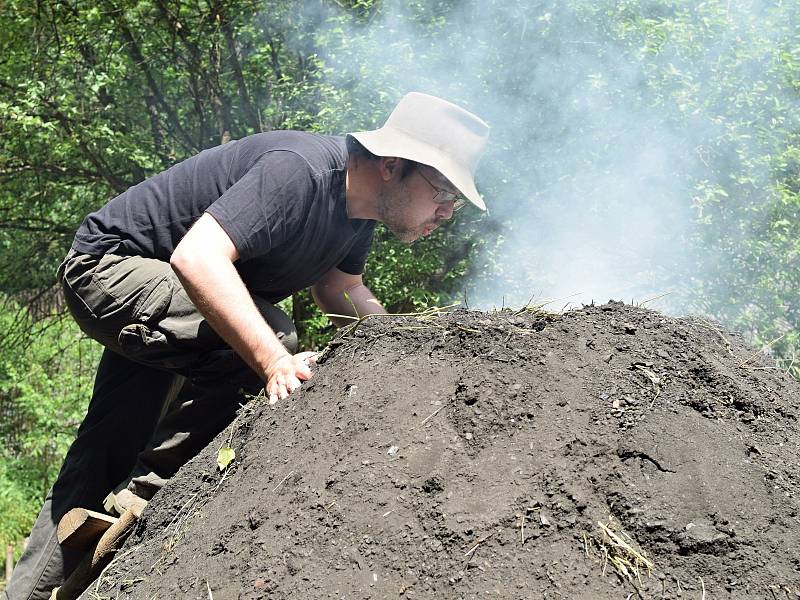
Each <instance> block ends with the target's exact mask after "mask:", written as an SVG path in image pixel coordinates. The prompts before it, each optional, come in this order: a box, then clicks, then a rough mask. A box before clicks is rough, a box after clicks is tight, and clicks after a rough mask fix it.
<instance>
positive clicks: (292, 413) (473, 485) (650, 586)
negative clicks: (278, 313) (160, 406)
mask: <svg viewBox="0 0 800 600" xmlns="http://www.w3.org/2000/svg"><path fill="white" fill-rule="evenodd" d="M799 400H800V384H798V383H797V382H795V381H793V380H790V379H789V378H788V377H786V376H785V375H784V374H782V373H780V372H778V371H776V370H774V369H771V368H770V367H769V365H767V364H765V363H764V362H763V361H762V360H761V358H760V357H759V356H758V354H757V353H755V352H754V350H753V349H752V348H749V347H747V346H746V345H744V344H743V342H742V341H741V339H740V338H739V337H738V336H736V335H733V334H730V333H728V332H725V331H723V330H721V329H720V328H719V327H718V326H716V325H715V324H712V323H710V322H706V321H702V320H698V319H672V318H668V317H665V316H663V315H661V314H659V313H656V312H652V311H649V310H645V309H639V308H631V307H629V306H625V305H622V304H617V303H612V304H608V305H605V306H599V307H586V308H584V309H581V310H575V311H571V312H568V313H566V314H563V315H561V316H548V315H544V314H541V313H535V312H523V313H514V312H508V311H503V312H496V313H492V314H485V313H478V312H466V311H457V312H454V313H450V314H448V315H440V316H435V315H431V316H430V317H429V318H414V319H411V318H406V319H400V318H392V319H377V318H376V319H372V320H368V321H366V322H364V323H363V324H362V325H360V326H359V327H358V328H357V329H356V330H355V332H351V334H350V335H349V336H347V337H345V338H342V339H338V340H336V341H335V342H334V344H333V345H332V348H331V349H329V350H328V351H327V352H326V355H325V357H324V360H323V361H322V364H321V365H320V366H319V368H318V370H317V372H316V375H315V377H314V379H313V380H312V381H310V382H309V383H308V384H307V385H305V386H304V388H303V389H302V390H301V391H299V392H298V393H296V394H295V395H294V396H293V397H292V399H291V401H287V402H283V403H282V404H280V405H279V406H278V408H277V409H270V408H269V407H267V406H266V405H265V403H264V402H263V401H258V400H257V401H254V402H251V403H250V404H249V405H248V406H247V407H245V409H243V411H242V413H241V414H240V416H239V418H238V419H237V421H236V423H235V424H234V426H233V427H232V428H231V429H230V430H229V431H226V432H224V433H223V434H221V435H220V436H219V438H218V439H217V440H216V441H215V442H214V443H213V444H212V445H211V446H209V447H208V448H207V449H206V450H205V451H204V452H203V453H201V455H199V456H198V457H196V458H195V459H194V460H193V461H191V462H190V463H189V464H188V465H186V466H185V467H184V468H183V469H182V470H181V472H180V473H179V474H178V475H177V476H176V477H175V478H174V479H173V480H172V481H171V482H170V484H169V485H168V486H167V488H165V489H164V490H162V491H161V492H160V493H159V494H158V495H157V496H156V498H154V499H153V501H152V502H151V504H150V506H149V507H148V509H147V511H146V512H145V515H144V516H143V520H142V522H141V523H140V526H139V528H138V530H137V532H136V533H135V535H134V536H133V537H132V538H131V539H130V540H129V541H128V543H127V545H126V548H125V549H124V551H123V552H121V553H120V556H119V557H118V559H117V560H116V561H115V562H114V563H113V564H112V566H111V568H110V569H108V570H107V571H106V573H105V574H104V576H103V577H102V578H101V580H100V582H99V585H98V586H97V588H95V587H94V586H93V588H92V589H93V590H95V592H94V594H95V595H94V596H91V597H93V598H97V597H100V598H142V599H152V598H202V599H204V600H205V599H208V598H212V597H213V598H214V600H227V599H231V598H246V599H250V598H266V597H269V598H286V597H290V596H292V597H295V598H334V597H335V598H347V599H350V598H398V597H399V598H414V597H416V598H476V597H492V596H493V597H501V598H591V599H595V598H598V599H599V598H614V599H625V598H629V597H631V595H632V597H636V596H637V595H638V596H640V597H642V598H687V597H688V598H698V599H699V598H703V597H705V598H770V599H771V598H786V597H792V598H795V597H799V596H800V575H798V571H800V519H798V499H797V494H798V491H800V488H799V487H798V477H799V476H800V470H799V469H798V465H800V460H799V457H798V443H800V431H798V422H797V415H798V401H799ZM229 439H230V440H231V445H232V446H233V448H234V449H235V451H236V460H235V461H234V463H233V464H232V465H231V466H230V467H229V468H228V469H227V471H226V472H225V473H224V474H220V473H219V472H218V471H217V467H216V460H217V451H218V448H219V447H220V446H221V445H223V444H226V443H228V440H229Z"/></svg>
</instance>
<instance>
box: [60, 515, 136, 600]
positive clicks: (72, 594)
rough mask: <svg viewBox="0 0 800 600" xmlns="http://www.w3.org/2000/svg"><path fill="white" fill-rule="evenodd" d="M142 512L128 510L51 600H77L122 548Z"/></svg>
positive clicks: (95, 544)
mask: <svg viewBox="0 0 800 600" xmlns="http://www.w3.org/2000/svg"><path fill="white" fill-rule="evenodd" d="M140 513H141V510H127V511H125V513H124V514H123V515H122V516H121V517H120V518H119V519H116V520H115V521H116V522H115V523H114V524H113V525H112V526H111V527H109V528H108V530H107V531H105V533H103V535H102V536H101V537H100V539H96V540H95V541H94V543H93V544H92V545H91V546H90V548H89V551H88V552H87V553H86V554H85V555H84V557H83V560H82V561H81V562H80V563H79V564H78V566H77V567H76V568H75V570H74V571H73V572H72V573H71V574H70V576H69V577H67V579H66V581H65V582H64V583H63V585H61V587H59V588H56V589H55V590H53V594H52V596H51V600H77V598H78V597H79V596H80V595H81V594H82V593H83V592H84V591H85V590H86V588H87V587H88V586H89V584H91V583H92V582H93V581H94V580H95V579H97V577H98V575H100V573H101V572H102V571H103V569H104V568H105V567H106V566H108V564H109V563H110V562H111V560H112V559H113V558H114V554H116V552H117V550H119V549H120V548H121V547H122V544H123V543H124V542H125V538H127V537H128V534H129V533H130V532H131V531H133V528H134V526H135V525H136V522H137V520H138V519H139V514H140Z"/></svg>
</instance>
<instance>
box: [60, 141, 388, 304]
mask: <svg viewBox="0 0 800 600" xmlns="http://www.w3.org/2000/svg"><path fill="white" fill-rule="evenodd" d="M346 164H347V152H346V149H345V142H344V138H343V137H331V136H321V135H314V134H310V133H302V132H296V131H275V132H270V133H259V134H256V135H252V136H249V137H246V138H243V139H241V140H236V141H232V142H229V143H227V144H225V145H223V146H218V147H216V148H211V149H209V150H205V151H203V152H201V153H200V154H198V155H196V156H193V157H192V158H189V159H187V160H185V161H183V162H181V163H179V164H177V165H175V166H173V167H171V168H170V169H167V170H166V171H164V172H162V173H159V174H158V175H155V176H153V177H151V178H149V179H147V180H146V181H143V182H142V183H139V184H137V185H135V186H133V187H131V188H130V189H128V190H127V191H125V192H123V193H122V194H120V195H119V196H117V197H116V198H114V199H113V200H111V201H110V202H109V203H108V204H106V205H105V206H104V207H103V208H101V209H100V210H98V211H97V212H94V213H92V214H90V215H89V216H88V217H86V219H85V220H84V222H83V224H82V225H81V227H80V228H79V229H78V232H77V234H76V236H75V241H74V242H73V245H72V247H73V248H74V249H75V250H76V251H78V252H81V253H85V254H93V255H102V254H106V253H113V254H120V255H124V256H129V255H139V256H145V257H148V258H157V259H160V260H164V261H168V260H169V258H170V256H171V255H172V252H173V251H174V250H175V246H177V245H178V242H180V240H181V238H183V236H184V235H185V234H186V232H187V231H188V230H189V228H190V227H191V226H192V224H193V223H194V222H195V221H196V220H197V219H198V218H199V217H200V215H202V214H203V213H206V212H207V213H209V214H210V215H211V216H213V217H214V218H215V219H216V220H217V222H218V223H219V224H220V226H221V227H222V228H223V229H224V230H225V231H226V233H227V234H228V235H229V236H230V238H231V240H232V241H233V243H234V245H235V246H236V249H237V251H238V252H239V255H240V258H239V260H238V261H236V268H237V269H238V271H239V274H240V275H241V276H242V279H243V280H244V282H245V284H246V285H247V287H248V289H249V290H250V291H251V292H253V293H257V294H259V295H261V296H263V297H264V298H266V299H268V300H270V301H272V302H276V301H278V300H280V299H282V298H285V297H287V296H289V295H290V294H292V293H293V292H296V291H299V290H302V289H304V288H307V287H309V286H310V285H313V284H314V283H316V282H317V281H318V280H319V279H320V278H321V277H322V276H323V275H324V274H325V273H327V272H328V271H330V270H331V269H332V268H334V267H338V268H339V269H340V270H342V271H345V272H346V273H350V274H354V275H355V274H360V273H362V272H363V269H364V263H365V262H366V257H367V254H368V252H369V249H370V246H371V244H372V234H373V231H374V229H375V221H371V220H360V219H350V218H348V217H347V210H346V203H345V173H346V169H345V166H346Z"/></svg>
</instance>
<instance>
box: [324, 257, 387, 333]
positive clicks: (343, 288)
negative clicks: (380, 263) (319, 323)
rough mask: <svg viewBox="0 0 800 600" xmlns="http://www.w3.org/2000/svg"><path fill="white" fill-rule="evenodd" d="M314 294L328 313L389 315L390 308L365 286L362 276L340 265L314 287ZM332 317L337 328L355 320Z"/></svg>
mask: <svg viewBox="0 0 800 600" xmlns="http://www.w3.org/2000/svg"><path fill="white" fill-rule="evenodd" d="M311 295H312V296H313V297H314V301H315V302H316V303H317V306H319V307H320V309H321V310H322V311H323V312H325V313H327V314H336V315H346V316H350V317H363V316H364V315H370V314H373V315H374V314H386V309H384V308H383V306H381V303H380V302H378V300H377V298H375V296H374V295H373V294H372V292H371V291H369V288H368V287H367V286H365V285H364V281H363V279H362V278H361V275H351V274H349V273H345V272H344V271H340V270H339V269H336V268H334V269H331V270H330V271H328V273H326V274H325V275H324V276H323V277H322V279H320V280H319V281H318V282H317V283H315V284H314V285H313V286H312V287H311ZM348 298H349V300H348ZM331 320H332V321H333V323H334V324H335V325H336V326H337V327H342V326H343V325H347V324H348V323H352V321H351V320H350V319H342V318H338V317H331Z"/></svg>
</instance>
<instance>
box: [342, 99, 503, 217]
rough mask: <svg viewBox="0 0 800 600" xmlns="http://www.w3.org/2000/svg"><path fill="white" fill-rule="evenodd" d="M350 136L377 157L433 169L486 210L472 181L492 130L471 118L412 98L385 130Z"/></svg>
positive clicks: (446, 105)
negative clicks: (414, 163) (402, 160)
mask: <svg viewBox="0 0 800 600" xmlns="http://www.w3.org/2000/svg"><path fill="white" fill-rule="evenodd" d="M350 135H352V136H353V137H354V138H356V139H357V140H358V141H359V142H361V144H362V145H363V146H364V147H365V148H366V149H367V150H369V151H370V152H372V153H373V154H375V155H377V156H397V157H399V158H406V159H409V160H414V161H416V162H419V163H422V164H424V165H428V166H431V167H433V168H434V169H436V170H437V171H439V172H440V173H441V174H442V175H444V176H445V177H447V179H448V180H450V182H451V183H452V184H453V185H454V186H456V188H458V191H459V192H461V193H462V194H463V195H464V197H465V198H467V200H469V201H470V202H472V204H474V205H475V206H477V207H478V208H480V209H481V210H486V204H484V202H483V198H481V196H480V194H479V193H478V190H477V189H476V188H475V181H474V177H475V169H476V168H477V166H478V160H480V157H481V155H482V154H483V150H484V148H485V147H486V140H487V139H488V137H489V126H488V125H487V124H486V123H484V122H483V121H482V120H481V119H480V118H478V117H477V116H475V115H473V114H472V113H471V112H468V111H466V110H464V109H463V108H461V107H460V106H456V105H455V104H452V103H450V102H448V101H447V100H442V99H441V98H437V97H436V96H429V95H428V94H420V93H419V92H411V93H409V94H406V95H405V96H404V97H403V99H402V100H400V102H399V103H398V104H397V106H396V107H395V109H394V110H393V111H392V114H391V115H389V118H388V119H387V120H386V124H385V125H384V126H383V127H381V128H380V129H375V130H374V131H358V132H356V133H351V134H350Z"/></svg>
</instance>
